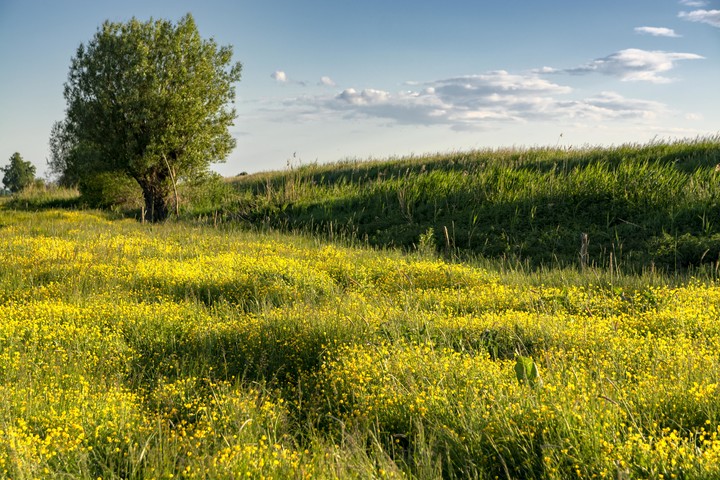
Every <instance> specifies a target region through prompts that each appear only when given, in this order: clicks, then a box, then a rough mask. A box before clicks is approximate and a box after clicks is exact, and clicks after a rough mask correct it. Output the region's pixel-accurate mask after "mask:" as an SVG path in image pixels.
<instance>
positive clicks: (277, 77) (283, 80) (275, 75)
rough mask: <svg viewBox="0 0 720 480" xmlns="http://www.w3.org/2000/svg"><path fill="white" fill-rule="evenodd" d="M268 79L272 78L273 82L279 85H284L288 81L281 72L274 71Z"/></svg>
mask: <svg viewBox="0 0 720 480" xmlns="http://www.w3.org/2000/svg"><path fill="white" fill-rule="evenodd" d="M270 77H272V78H273V79H274V80H276V81H277V82H280V83H286V82H287V81H288V78H287V74H286V73H285V72H283V71H282V70H276V71H274V72H273V73H272V74H271V75H270Z"/></svg>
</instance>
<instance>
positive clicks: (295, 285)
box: [0, 207, 720, 479]
mask: <svg viewBox="0 0 720 480" xmlns="http://www.w3.org/2000/svg"><path fill="white" fill-rule="evenodd" d="M482 261H483V262H485V266H484V267H482V266H480V265H479V263H478V264H476V265H475V266H471V265H467V264H461V263H450V262H447V261H444V260H441V259H438V258H436V257H435V255H434V254H433V253H432V252H425V253H422V252H414V253H411V254H409V255H406V254H403V253H401V252H398V251H397V250H378V249H373V248H357V247H356V248H348V247H340V246H337V245H334V244H332V243H329V242H327V241H325V240H322V239H318V238H313V237H309V236H306V235H285V234H280V233H278V232H270V233H253V232H247V231H244V230H243V229H240V228H237V226H236V225H235V224H233V223H227V224H222V225H219V226H218V227H217V228H212V227H207V226H204V227H203V226H193V225H191V224H190V223H187V222H167V223H164V224H156V225H149V224H145V225H142V224H140V223H139V222H137V221H135V220H132V219H124V220H123V219H120V218H118V217H117V216H116V215H114V214H113V215H110V214H107V213H103V212H98V211H79V210H72V211H69V210H42V211H39V212H31V211H26V210H14V209H11V208H8V207H2V208H0V318H2V320H3V321H2V322H0V478H60V477H67V478H82V479H91V478H92V479H95V478H98V477H102V478H113V479H119V478H131V479H140V478H177V477H181V478H239V477H242V476H249V477H251V478H262V477H264V478H308V477H309V478H399V477H405V478H420V479H425V478H496V477H497V478H538V479H541V478H542V479H545V478H554V479H564V478H588V477H592V476H596V477H600V478H618V477H621V478H659V477H660V475H664V476H666V477H670V476H672V475H675V476H678V477H682V478H688V479H704V478H719V477H720V469H719V468H718V465H720V436H719V435H720V433H719V432H720V400H718V399H720V395H718V388H719V387H718V385H720V361H719V360H718V356H717V349H718V346H720V327H719V324H718V322H717V316H718V310H717V305H718V304H719V302H720V288H718V286H717V284H716V282H715V281H713V280H712V279H711V278H709V277H708V278H705V279H703V280H697V279H693V278H691V277H687V276H683V275H680V276H678V277H675V276H674V275H673V276H667V275H666V274H663V273H662V272H658V271H654V272H652V271H648V272H646V273H645V274H643V275H641V276H638V275H628V274H627V273H625V272H622V271H618V270H613V271H612V272H610V271H609V270H602V269H597V268H594V267H587V268H585V269H584V270H581V269H578V268H572V267H568V268H564V269H552V270H550V269H543V268H537V269H533V268H529V267H527V269H525V268H526V267H525V266H523V264H515V266H514V267H513V265H511V264H509V263H504V264H503V263H495V261H492V260H482ZM518 355H522V356H524V357H530V358H532V359H533V362H534V363H535V365H536V368H537V369H538V370H539V376H540V378H541V379H542V382H540V381H538V380H535V381H534V382H533V383H530V382H522V381H521V382H519V381H518V378H517V371H516V368H515V367H516V361H517V360H516V357H517V356H518ZM533 378H534V377H533Z"/></svg>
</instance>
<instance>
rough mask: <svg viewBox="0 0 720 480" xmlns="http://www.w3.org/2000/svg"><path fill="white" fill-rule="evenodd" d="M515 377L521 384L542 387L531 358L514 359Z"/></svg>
mask: <svg viewBox="0 0 720 480" xmlns="http://www.w3.org/2000/svg"><path fill="white" fill-rule="evenodd" d="M515 376H516V377H517V379H518V382H520V383H521V384H525V383H527V384H528V385H530V386H531V387H535V386H536V385H542V380H541V379H540V371H539V370H538V368H537V365H536V364H535V362H534V361H533V359H532V357H525V356H523V355H518V356H517V358H516V359H515Z"/></svg>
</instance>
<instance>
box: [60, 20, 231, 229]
mask: <svg viewBox="0 0 720 480" xmlns="http://www.w3.org/2000/svg"><path fill="white" fill-rule="evenodd" d="M241 68H242V67H241V64H240V63H239V62H238V63H233V62H232V47H230V46H218V45H217V44H216V43H215V41H214V40H213V39H209V40H204V39H202V38H201V37H200V34H199V32H198V30H197V27H196V25H195V22H194V20H193V18H192V16H191V15H189V14H188V15H186V16H185V17H183V18H182V19H180V21H179V22H178V23H177V24H175V25H173V24H172V22H170V21H167V20H152V19H151V20H150V21H147V22H141V21H139V20H137V19H135V18H133V19H132V20H130V21H129V22H126V23H112V22H109V21H106V22H105V23H103V25H102V26H101V27H100V28H99V29H98V31H97V32H96V34H95V36H94V37H93V39H92V40H90V41H89V42H88V43H87V44H81V45H80V47H79V48H78V49H77V52H76V54H75V57H74V58H73V59H72V63H71V65H70V72H69V75H68V81H67V82H66V84H65V91H64V96H65V100H66V102H67V111H66V118H65V119H64V121H63V122H59V123H57V124H56V125H55V126H54V127H53V132H52V134H51V140H50V146H51V160H50V167H51V170H52V171H54V172H55V173H57V174H59V175H60V181H61V183H66V184H67V183H77V184H79V186H80V188H81V191H82V188H83V184H84V183H85V182H88V181H91V179H92V176H93V175H96V174H100V173H104V174H107V173H108V172H110V173H117V174H118V175H122V176H129V177H131V178H133V179H134V180H135V181H137V183H138V184H139V185H140V187H141V189H142V192H143V197H144V201H145V207H146V212H147V215H148V218H149V219H150V220H152V221H157V220H162V219H164V218H166V217H167V214H168V204H169V200H170V197H171V195H172V190H173V188H175V187H176V184H177V181H178V179H180V178H192V177H194V176H196V175H198V174H200V173H204V172H205V171H207V169H208V167H209V165H210V164H211V163H215V162H221V161H224V159H225V157H226V156H227V155H228V154H229V153H230V151H231V150H232V149H233V148H234V146H235V140H234V139H233V138H232V136H231V135H230V133H229V131H228V129H229V127H230V126H231V125H232V123H233V120H234V118H235V110H234V109H233V108H232V106H231V104H232V102H233V101H234V99H235V89H234V84H235V83H236V82H238V81H239V80H240V74H241ZM175 204H176V208H177V195H176V198H175Z"/></svg>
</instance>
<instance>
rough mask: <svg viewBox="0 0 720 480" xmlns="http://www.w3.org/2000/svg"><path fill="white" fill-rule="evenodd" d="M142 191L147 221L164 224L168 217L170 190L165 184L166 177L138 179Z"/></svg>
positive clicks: (156, 176) (155, 176)
mask: <svg viewBox="0 0 720 480" xmlns="http://www.w3.org/2000/svg"><path fill="white" fill-rule="evenodd" d="M136 180H137V182H138V183H139V184H140V188H141V189H142V193H143V199H144V200H145V219H146V220H148V221H150V222H162V221H163V220H165V219H166V218H167V216H168V213H169V211H168V202H167V199H168V196H169V193H170V189H169V187H168V185H167V184H166V183H167V182H165V180H166V176H164V175H154V176H153V177H151V178H141V179H136Z"/></svg>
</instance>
